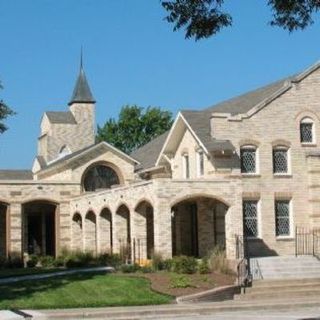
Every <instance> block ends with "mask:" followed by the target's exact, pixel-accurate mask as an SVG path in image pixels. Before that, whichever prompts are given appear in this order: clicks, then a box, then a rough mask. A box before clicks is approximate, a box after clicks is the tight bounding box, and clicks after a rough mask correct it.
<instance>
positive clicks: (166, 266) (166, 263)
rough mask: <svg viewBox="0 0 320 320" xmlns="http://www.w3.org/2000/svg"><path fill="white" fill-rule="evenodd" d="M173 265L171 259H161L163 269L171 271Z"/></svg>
mask: <svg viewBox="0 0 320 320" xmlns="http://www.w3.org/2000/svg"><path fill="white" fill-rule="evenodd" d="M172 267H173V259H166V260H164V261H163V269H162V270H166V271H171V270H172Z"/></svg>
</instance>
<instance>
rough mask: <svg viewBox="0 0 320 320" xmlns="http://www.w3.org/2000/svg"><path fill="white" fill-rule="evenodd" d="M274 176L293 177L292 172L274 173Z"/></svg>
mask: <svg viewBox="0 0 320 320" xmlns="http://www.w3.org/2000/svg"><path fill="white" fill-rule="evenodd" d="M273 177H274V178H292V174H291V173H274V174H273Z"/></svg>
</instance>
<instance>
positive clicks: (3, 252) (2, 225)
mask: <svg viewBox="0 0 320 320" xmlns="http://www.w3.org/2000/svg"><path fill="white" fill-rule="evenodd" d="M7 222H8V205H7V204H5V203H0V257H3V258H5V257H7V255H8V241H7V239H8V228H7Z"/></svg>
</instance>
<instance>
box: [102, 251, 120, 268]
mask: <svg viewBox="0 0 320 320" xmlns="http://www.w3.org/2000/svg"><path fill="white" fill-rule="evenodd" d="M97 262H98V264H99V265H102V266H110V267H114V268H115V269H117V268H119V266H120V265H121V263H122V262H121V258H120V256H119V255H118V254H109V253H102V254H100V255H99V256H98V257H97Z"/></svg>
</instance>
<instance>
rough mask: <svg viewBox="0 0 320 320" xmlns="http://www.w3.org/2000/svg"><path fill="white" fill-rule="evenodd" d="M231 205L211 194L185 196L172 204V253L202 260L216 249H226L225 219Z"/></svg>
mask: <svg viewBox="0 0 320 320" xmlns="http://www.w3.org/2000/svg"><path fill="white" fill-rule="evenodd" d="M229 207H230V205H228V203H227V202H226V201H225V200H221V198H220V197H217V196H213V195H208V194H203V193H200V194H192V195H184V196H182V197H179V198H177V199H175V200H174V201H172V203H171V212H172V216H171V217H172V220H171V222H172V223H171V227H172V253H173V255H187V256H195V257H203V256H206V255H207V254H209V253H210V252H211V251H212V250H213V249H214V247H215V246H219V247H223V248H225V245H226V228H225V217H226V213H227V211H228V209H229Z"/></svg>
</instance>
